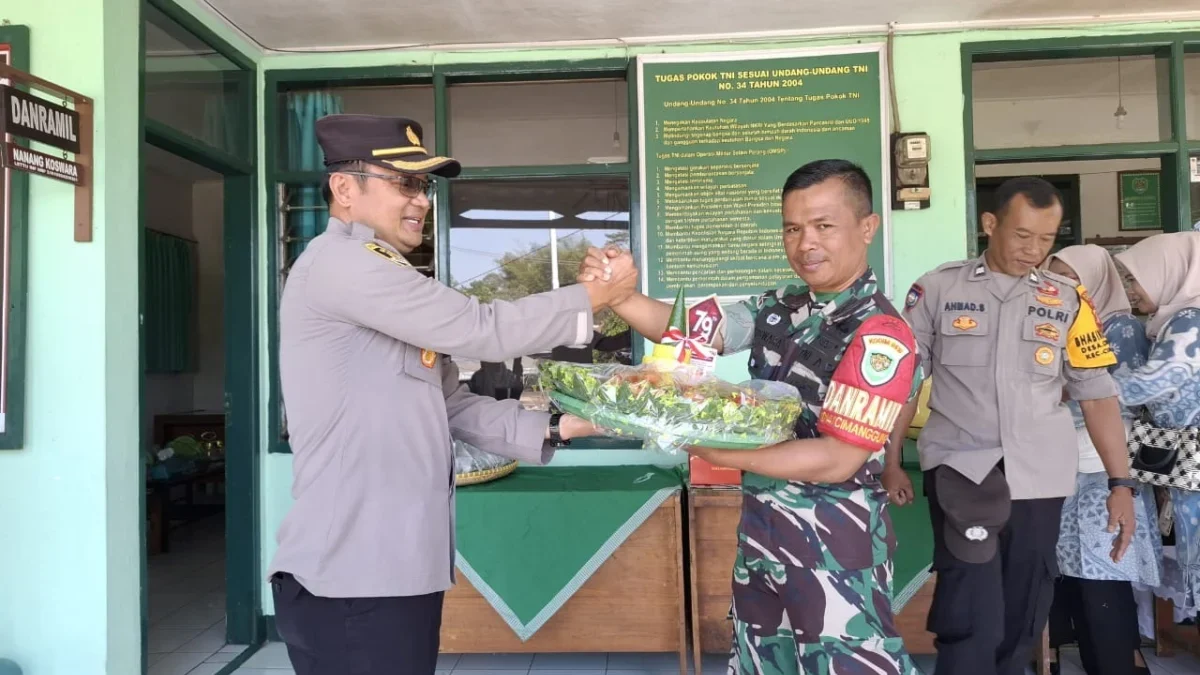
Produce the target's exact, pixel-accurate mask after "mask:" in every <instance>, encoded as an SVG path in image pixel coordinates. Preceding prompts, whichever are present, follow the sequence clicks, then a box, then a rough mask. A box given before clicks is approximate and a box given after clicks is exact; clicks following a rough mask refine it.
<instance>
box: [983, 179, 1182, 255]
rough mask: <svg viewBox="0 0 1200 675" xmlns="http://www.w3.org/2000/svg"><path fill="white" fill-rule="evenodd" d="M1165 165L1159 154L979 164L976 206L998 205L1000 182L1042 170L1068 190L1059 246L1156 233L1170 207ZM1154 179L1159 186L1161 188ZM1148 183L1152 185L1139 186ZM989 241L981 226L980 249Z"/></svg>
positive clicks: (987, 209) (1056, 247) (987, 208)
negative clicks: (1165, 189) (1163, 186)
mask: <svg viewBox="0 0 1200 675" xmlns="http://www.w3.org/2000/svg"><path fill="white" fill-rule="evenodd" d="M1162 165H1163V163H1162V160H1160V159H1159V158H1157V157H1149V158H1146V159H1119V160H1089V161H1080V162H1036V163H1026V164H981V165H977V166H976V167H975V175H976V178H975V191H976V192H975V194H976V210H977V211H978V213H979V214H983V213H984V212H987V211H991V210H992V209H994V208H995V200H994V199H993V196H994V194H995V191H996V188H997V187H999V186H1000V184H1001V183H1003V182H1004V181H1005V180H1007V179H1008V178H1010V177H1013V176H1040V177H1041V178H1045V179H1046V180H1048V181H1050V183H1051V184H1052V185H1054V186H1055V187H1057V188H1058V190H1059V192H1060V193H1061V194H1062V196H1063V220H1062V225H1061V227H1059V232H1058V240H1057V241H1056V242H1055V245H1054V250H1058V249H1060V248H1063V247H1064V246H1071V245H1073V244H1083V243H1087V242H1089V241H1091V240H1093V239H1111V238H1114V237H1132V236H1144V235H1149V234H1155V233H1157V232H1160V231H1161V228H1162V220H1163V219H1164V218H1169V217H1170V213H1171V209H1170V206H1169V205H1168V204H1166V203H1165V202H1164V198H1165V197H1166V195H1165V193H1164V192H1163V191H1162V190H1161V180H1162ZM1155 185H1158V187H1159V188H1160V189H1159V190H1158V191H1157V192H1156V191H1155V190H1154V189H1153V188H1154V187H1155ZM1143 186H1144V187H1146V188H1147V189H1145V190H1143V191H1141V192H1138V191H1136V190H1135V188H1140V187H1143ZM1155 225H1157V226H1158V227H1157V228H1156V227H1154V226H1155ZM976 227H977V228H978V227H979V225H978V221H977V223H976ZM986 246H987V237H986V236H985V235H984V234H983V232H982V231H979V249H980V250H981V251H982V250H983V249H984V248H986Z"/></svg>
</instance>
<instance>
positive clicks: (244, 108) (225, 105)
mask: <svg viewBox="0 0 1200 675" xmlns="http://www.w3.org/2000/svg"><path fill="white" fill-rule="evenodd" d="M142 11H143V12H144V16H145V19H146V55H145V69H146V87H145V94H146V117H148V118H149V119H152V120H154V121H156V122H161V123H162V124H166V125H167V126H169V127H171V128H173V129H175V130H176V131H179V132H181V133H183V134H186V135H188V136H191V137H192V138H194V139H196V140H199V141H201V142H203V143H204V144H206V145H208V146H210V147H213V148H216V149H218V150H221V151H222V152H226V153H228V154H231V155H235V156H237V157H240V158H243V159H249V158H250V156H251V154H252V152H251V148H250V142H249V138H250V133H249V132H250V129H249V127H248V123H247V122H248V119H249V115H250V112H251V111H250V99H251V94H252V92H253V86H254V78H255V74H254V73H252V72H250V71H246V70H242V69H241V68H240V67H238V65H237V64H235V63H234V62H232V61H230V60H229V59H227V58H225V57H224V56H221V55H220V54H218V53H217V52H216V51H215V50H214V49H213V48H212V47H209V46H208V45H206V44H205V43H204V42H203V41H202V40H201V39H200V38H198V37H196V36H195V35H193V34H191V33H189V32H188V31H187V30H185V29H184V28H183V27H182V26H180V25H179V24H177V23H176V22H174V21H173V20H171V19H170V18H169V17H168V16H167V15H165V14H163V13H162V12H161V11H160V10H158V9H156V8H155V7H154V6H153V5H150V4H147V5H145V6H144V7H143V8H142Z"/></svg>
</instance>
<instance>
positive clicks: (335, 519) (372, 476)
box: [268, 115, 636, 675]
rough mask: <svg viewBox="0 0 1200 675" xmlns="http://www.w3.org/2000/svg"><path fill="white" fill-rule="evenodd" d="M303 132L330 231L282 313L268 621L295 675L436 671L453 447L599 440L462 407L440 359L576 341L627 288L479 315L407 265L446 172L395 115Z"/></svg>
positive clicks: (573, 289) (587, 289)
mask: <svg viewBox="0 0 1200 675" xmlns="http://www.w3.org/2000/svg"><path fill="white" fill-rule="evenodd" d="M316 130H317V137H318V140H319V142H320V144H321V147H322V149H323V150H324V152H325V163H326V166H327V168H328V178H327V182H326V185H325V189H324V193H325V198H326V201H327V202H328V204H329V211H330V216H331V217H330V220H329V225H328V227H327V228H326V230H325V232H324V233H323V234H321V235H319V236H317V237H316V238H315V239H313V241H312V242H311V243H310V244H309V245H308V247H307V248H306V249H305V251H304V253H303V254H302V255H301V256H300V257H299V258H298V259H297V260H296V263H295V264H294V265H293V266H292V269H291V271H290V273H289V276H288V280H287V284H286V287H285V289H284V292H283V298H282V301H281V303H280V310H279V312H280V314H279V325H280V347H279V369H280V378H281V383H282V387H283V401H284V405H285V407H286V413H287V419H288V426H289V431H290V437H291V446H292V451H293V487H292V497H293V499H294V503H293V504H292V507H291V510H290V511H289V513H288V515H287V517H286V519H285V520H284V522H283V524H282V526H281V527H280V528H279V532H278V537H277V538H278V542H279V548H278V551H277V552H276V554H275V557H274V559H273V560H272V562H271V564H270V568H269V572H268V575H269V578H270V580H271V584H272V591H273V597H274V602H275V616H276V623H277V626H278V629H279V634H280V636H281V637H282V638H283V640H284V642H286V643H287V647H288V654H289V657H290V658H291V661H292V665H293V667H294V668H295V670H296V673H297V675H345V674H348V673H356V674H360V675H375V674H378V673H388V674H389V675H393V674H397V673H399V674H403V675H432V673H433V672H434V668H435V664H436V661H437V654H438V644H439V643H438V635H439V632H440V625H441V611H442V599H443V593H444V591H446V590H447V589H448V588H450V586H451V585H452V583H453V581H454V557H455V555H454V551H455V546H454V459H453V457H454V455H453V451H452V445H451V439H452V437H453V438H457V439H461V440H463V441H466V442H468V443H470V444H472V445H474V446H476V447H478V448H480V449H482V450H485V451H489V452H494V453H498V454H501V455H505V456H508V457H513V458H516V459H520V460H524V461H526V462H532V463H538V464H542V463H545V462H547V461H549V459H550V457H551V456H552V455H553V452H554V448H555V447H557V446H560V445H563V444H565V443H567V442H568V441H569V439H570V438H572V437H575V436H581V435H591V434H594V433H595V428H594V427H593V426H592V425H591V424H589V423H587V422H584V421H583V420H580V419H578V418H574V417H571V416H563V415H559V414H555V415H548V414H546V413H541V412H534V411H529V410H525V409H523V408H522V407H521V405H520V403H519V402H518V401H515V400H506V401H498V400H496V399H493V398H488V397H484V396H476V395H473V394H471V393H469V392H468V391H467V388H466V387H465V386H463V385H460V384H459V378H458V369H457V368H456V367H455V365H454V363H453V362H452V361H451V360H450V358H449V357H451V356H459V357H464V358H471V359H478V360H482V361H501V360H507V359H512V358H516V357H520V356H521V355H523V354H529V353H533V352H539V351H548V350H550V349H553V348H554V347H558V346H560V345H575V344H586V343H588V342H589V341H590V340H591V338H592V333H593V328H592V315H593V312H594V311H596V310H598V309H599V308H600V307H603V306H605V305H607V304H608V303H609V302H610V301H611V299H612V298H613V297H614V294H618V293H628V292H629V289H631V288H632V286H633V284H634V282H635V280H636V274H630V275H628V276H621V274H619V273H615V274H613V275H611V278H610V279H608V280H607V281H606V282H593V283H580V284H577V285H573V286H568V287H566V288H562V289H559V290H557V291H553V292H549V293H542V294H538V295H533V296H530V297H527V298H523V299H521V300H519V301H516V302H502V301H497V302H492V303H486V304H485V303H481V302H478V301H477V300H475V299H473V298H470V297H467V296H465V295H463V294H461V293H459V292H457V291H455V290H452V289H450V288H448V287H447V286H445V285H443V284H440V283H438V282H437V281H434V280H432V279H429V278H427V277H426V276H424V275H423V274H421V273H420V272H418V271H417V270H416V269H414V268H413V267H412V266H411V265H410V264H409V263H408V261H407V260H406V259H405V257H404V256H405V254H407V253H410V252H411V251H412V250H413V249H415V248H416V247H417V246H419V245H420V244H421V242H422V231H423V229H424V223H425V216H426V214H427V213H428V211H429V208H430V200H429V186H430V183H429V178H428V176H429V175H430V174H432V175H436V176H443V177H453V176H455V175H457V174H458V173H459V171H460V166H459V163H458V162H456V161H455V160H453V159H450V158H446V157H438V156H435V155H433V154H431V153H430V152H428V151H427V150H426V149H425V147H424V140H423V137H422V130H421V127H420V125H419V124H417V123H416V122H414V121H412V120H408V119H402V118H395V117H375V116H366V115H334V116H330V117H325V118H322V119H321V120H319V121H318V122H317V129H316Z"/></svg>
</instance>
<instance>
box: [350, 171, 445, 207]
mask: <svg viewBox="0 0 1200 675" xmlns="http://www.w3.org/2000/svg"><path fill="white" fill-rule="evenodd" d="M338 173H344V174H346V175H348V176H365V177H367V178H378V179H379V180H384V181H387V182H389V183H391V184H392V187H395V188H396V189H397V190H399V191H400V194H402V195H404V196H405V197H412V198H416V197H417V196H419V195H422V194H423V195H425V197H426V198H427V199H429V200H430V201H433V193H434V189H433V183H431V182H430V181H429V179H428V178H418V177H416V176H409V175H406V174H402V173H401V174H382V173H370V172H367V171H338Z"/></svg>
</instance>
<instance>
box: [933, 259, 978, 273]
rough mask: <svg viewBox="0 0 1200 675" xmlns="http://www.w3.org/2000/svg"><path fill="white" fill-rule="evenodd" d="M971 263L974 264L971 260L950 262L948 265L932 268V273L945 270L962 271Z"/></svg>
mask: <svg viewBox="0 0 1200 675" xmlns="http://www.w3.org/2000/svg"><path fill="white" fill-rule="evenodd" d="M972 262H974V260H973V259H966V260H951V261H950V262H948V263H942V264H941V265H938V266H937V267H935V268H934V270H933V271H934V272H945V271H946V270H957V269H962V268H964V267H966V266H967V265H968V264H970V263H972Z"/></svg>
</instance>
